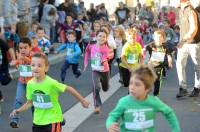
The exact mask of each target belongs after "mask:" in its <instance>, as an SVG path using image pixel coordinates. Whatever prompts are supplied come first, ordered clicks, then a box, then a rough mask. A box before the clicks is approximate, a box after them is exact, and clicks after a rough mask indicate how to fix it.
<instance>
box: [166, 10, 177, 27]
mask: <svg viewBox="0 0 200 132" xmlns="http://www.w3.org/2000/svg"><path fill="white" fill-rule="evenodd" d="M167 19H168V21H169V25H170V27H171V28H174V26H175V25H176V13H175V12H174V11H173V8H172V7H170V8H169V11H168V13H167Z"/></svg>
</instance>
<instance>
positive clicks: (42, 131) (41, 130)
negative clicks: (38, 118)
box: [32, 123, 62, 132]
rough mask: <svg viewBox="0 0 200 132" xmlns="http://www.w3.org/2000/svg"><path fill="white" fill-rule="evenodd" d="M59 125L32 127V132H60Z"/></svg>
mask: <svg viewBox="0 0 200 132" xmlns="http://www.w3.org/2000/svg"><path fill="white" fill-rule="evenodd" d="M61 130H62V129H61V123H53V124H49V125H35V124H33V126H32V131H33V132H61Z"/></svg>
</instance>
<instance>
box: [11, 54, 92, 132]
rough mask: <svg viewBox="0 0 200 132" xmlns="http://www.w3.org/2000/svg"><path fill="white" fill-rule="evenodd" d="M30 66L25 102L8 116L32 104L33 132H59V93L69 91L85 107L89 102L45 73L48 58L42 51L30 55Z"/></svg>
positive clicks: (61, 118)
mask: <svg viewBox="0 0 200 132" xmlns="http://www.w3.org/2000/svg"><path fill="white" fill-rule="evenodd" d="M31 68H32V74H33V78H32V79H31V80H30V81H29V82H28V84H27V91H26V98H27V102H26V103H25V104H24V105H23V106H22V107H20V108H18V109H15V110H13V112H12V113H11V114H10V117H15V116H16V115H17V114H19V113H21V112H23V111H26V110H28V109H29V108H30V107H31V106H34V112H33V127H32V131H33V132H52V131H53V130H54V131H56V132H61V122H62V121H63V117H62V110H61V107H60V104H59V101H58V97H59V95H60V93H63V92H69V93H70V94H72V95H73V96H74V97H76V98H77V99H78V100H79V101H80V102H81V104H82V106H83V107H85V108H87V107H88V106H89V102H88V101H86V100H85V99H84V98H83V97H82V96H81V95H80V94H79V93H78V92H77V91H76V90H75V89H74V88H72V87H70V86H67V85H65V84H62V83H59V82H57V81H56V80H54V79H52V78H51V77H49V76H48V75H46V72H47V71H48V69H49V65H48V58H47V57H46V56H45V55H44V54H43V53H36V54H34V55H33V56H32V62H31Z"/></svg>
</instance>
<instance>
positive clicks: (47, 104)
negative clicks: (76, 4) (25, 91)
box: [32, 91, 53, 109]
mask: <svg viewBox="0 0 200 132" xmlns="http://www.w3.org/2000/svg"><path fill="white" fill-rule="evenodd" d="M32 100H33V106H34V107H35V108H40V109H49V108H52V107H53V104H52V102H51V98H50V96H49V95H47V94H45V93H44V92H42V91H39V92H38V91H34V93H33V99H32Z"/></svg>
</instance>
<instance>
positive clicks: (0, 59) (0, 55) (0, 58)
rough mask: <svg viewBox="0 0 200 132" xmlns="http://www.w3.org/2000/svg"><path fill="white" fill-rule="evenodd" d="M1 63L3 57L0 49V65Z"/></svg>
mask: <svg viewBox="0 0 200 132" xmlns="http://www.w3.org/2000/svg"><path fill="white" fill-rule="evenodd" d="M2 63H3V55H2V51H1V49H0V65H1V64H2Z"/></svg>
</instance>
